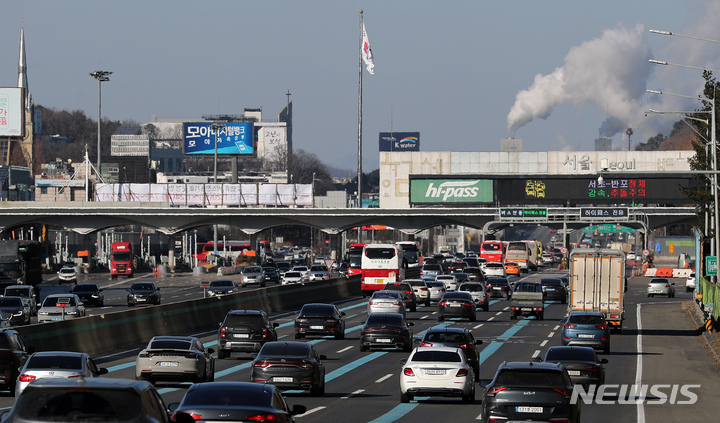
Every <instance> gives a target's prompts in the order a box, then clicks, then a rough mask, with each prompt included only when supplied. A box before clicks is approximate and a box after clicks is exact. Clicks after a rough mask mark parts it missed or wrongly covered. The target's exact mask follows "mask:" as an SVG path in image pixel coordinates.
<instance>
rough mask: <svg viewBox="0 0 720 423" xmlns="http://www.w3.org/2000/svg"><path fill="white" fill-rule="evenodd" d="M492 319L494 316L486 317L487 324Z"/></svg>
mask: <svg viewBox="0 0 720 423" xmlns="http://www.w3.org/2000/svg"><path fill="white" fill-rule="evenodd" d="M494 318H495V316H492V317H488V319H487V321H488V322H489V321H491V320H493V319H494Z"/></svg>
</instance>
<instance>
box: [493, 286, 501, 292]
mask: <svg viewBox="0 0 720 423" xmlns="http://www.w3.org/2000/svg"><path fill="white" fill-rule="evenodd" d="M493 289H494V290H495V291H500V290H501V289H502V288H501V287H499V286H494V287H493Z"/></svg>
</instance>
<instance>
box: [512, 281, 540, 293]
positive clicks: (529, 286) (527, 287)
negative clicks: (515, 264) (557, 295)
mask: <svg viewBox="0 0 720 423" xmlns="http://www.w3.org/2000/svg"><path fill="white" fill-rule="evenodd" d="M541 291H542V288H541V287H540V284H539V283H518V284H515V292H541Z"/></svg>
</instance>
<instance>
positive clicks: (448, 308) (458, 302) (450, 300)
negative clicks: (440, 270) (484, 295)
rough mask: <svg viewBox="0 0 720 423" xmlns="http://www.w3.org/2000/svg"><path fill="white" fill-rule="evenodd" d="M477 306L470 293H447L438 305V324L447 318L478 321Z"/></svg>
mask: <svg viewBox="0 0 720 423" xmlns="http://www.w3.org/2000/svg"><path fill="white" fill-rule="evenodd" d="M476 311H477V306H476V305H475V301H473V298H472V295H470V293H469V292H446V293H445V295H443V297H442V298H441V299H440V302H439V303H438V322H442V321H443V320H445V319H446V318H447V317H467V318H468V319H470V321H471V322H474V321H475V320H476V317H475V312H476Z"/></svg>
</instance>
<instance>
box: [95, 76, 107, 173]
mask: <svg viewBox="0 0 720 423" xmlns="http://www.w3.org/2000/svg"><path fill="white" fill-rule="evenodd" d="M110 75H112V72H110V71H103V70H97V71H95V72H90V76H92V77H93V78H95V79H97V82H98V130H97V133H98V141H97V169H95V171H96V172H97V174H98V175H100V120H101V119H102V115H101V114H100V112H101V108H100V107H101V104H102V89H101V84H102V83H103V82H106V81H109V80H110Z"/></svg>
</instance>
